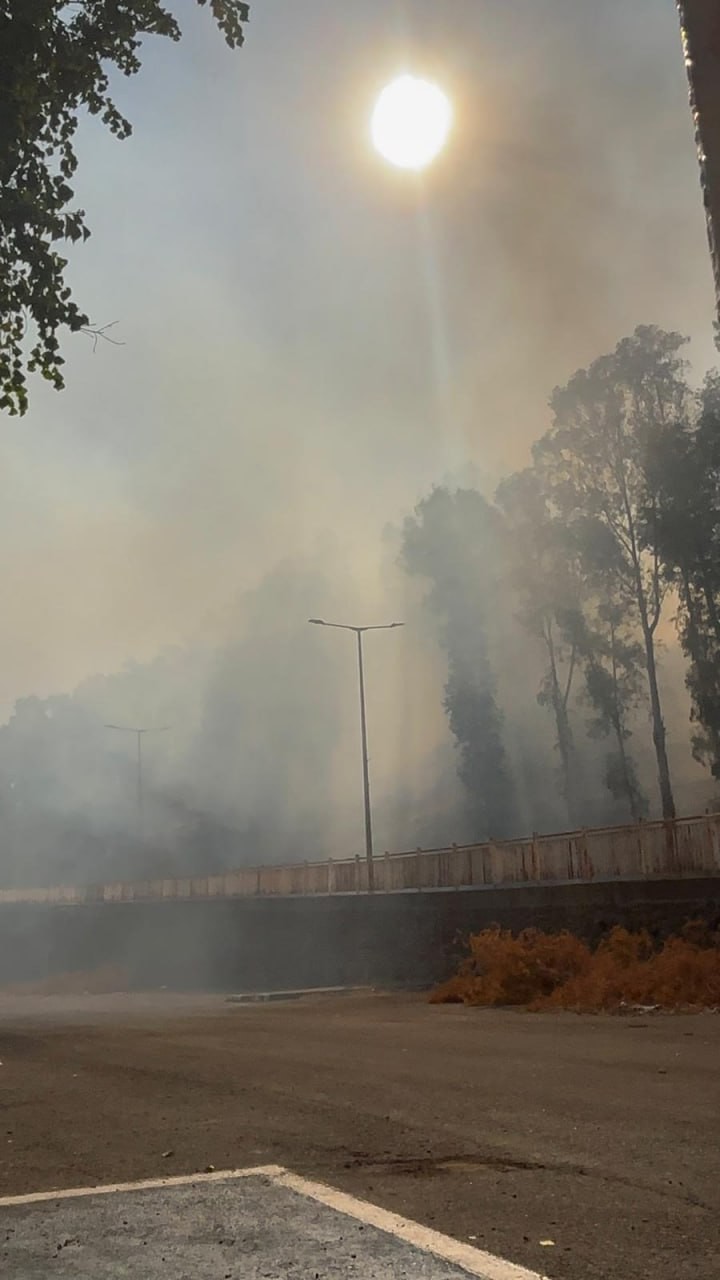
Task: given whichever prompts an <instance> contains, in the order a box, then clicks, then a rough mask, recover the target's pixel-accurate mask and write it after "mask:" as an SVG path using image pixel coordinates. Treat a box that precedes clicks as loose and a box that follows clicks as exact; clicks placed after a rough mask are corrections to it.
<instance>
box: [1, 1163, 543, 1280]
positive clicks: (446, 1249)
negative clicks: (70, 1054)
mask: <svg viewBox="0 0 720 1280" xmlns="http://www.w3.org/2000/svg"><path fill="white" fill-rule="evenodd" d="M252 1179H257V1180H259V1181H260V1180H262V1182H264V1184H265V1185H266V1186H270V1187H274V1188H277V1189H278V1190H280V1191H285V1192H290V1193H292V1194H293V1195H294V1196H296V1197H298V1198H300V1199H301V1200H304V1201H310V1202H314V1203H315V1204H316V1205H320V1206H322V1208H323V1209H325V1210H329V1211H330V1212H331V1213H332V1214H333V1215H337V1216H339V1217H340V1218H341V1219H342V1218H345V1219H348V1218H349V1219H351V1220H354V1221H355V1222H357V1223H359V1224H361V1227H363V1228H370V1229H372V1230H374V1231H376V1232H379V1233H382V1235H384V1236H388V1237H391V1238H393V1239H394V1240H396V1241H398V1242H400V1244H401V1245H402V1246H407V1247H409V1248H410V1249H411V1250H413V1251H415V1254H418V1255H424V1256H425V1257H427V1258H434V1259H437V1260H438V1261H440V1262H443V1263H446V1264H448V1265H449V1266H451V1267H453V1268H457V1269H458V1270H459V1271H460V1272H461V1273H464V1274H465V1275H470V1276H476V1277H480V1278H481V1280H546V1277H543V1276H541V1275H540V1274H539V1273H537V1272H534V1271H529V1270H527V1269H526V1268H525V1267H521V1266H518V1265H517V1264H516V1263H513V1262H507V1261H506V1260H505V1259H503V1258H499V1257H497V1256H496V1255H495V1254H492V1253H487V1252H485V1251H484V1250H482V1249H477V1248H475V1246H473V1245H469V1244H465V1243H464V1242H462V1241H459V1240H455V1239H453V1238H452V1237H450V1236H446V1235H444V1234H443V1233H441V1232H439V1231H435V1230H433V1229H431V1228H429V1227H424V1226H422V1225H421V1224H420V1223H417V1222H413V1221H411V1220H410V1219H409V1218H403V1217H401V1216H400V1215H399V1214H396V1213H391V1212H390V1211H389V1210H387V1209H382V1208H380V1207H379V1206H378V1205H374V1204H371V1203H369V1202H368V1201H365V1200H360V1199H358V1198H357V1197H355V1196H353V1195H350V1194H348V1193H347V1192H345V1191H339V1190H337V1189H336V1188H334V1187H330V1186H327V1185H325V1184H324V1183H320V1182H314V1181H312V1180H310V1179H307V1178H303V1177H301V1176H299V1175H297V1174H294V1173H292V1172H291V1171H289V1170H287V1169H285V1168H283V1167H282V1166H280V1165H257V1166H251V1167H250V1168H245V1169H229V1170H222V1171H213V1172H212V1173H198V1174H186V1175H180V1176H178V1177H170V1178H152V1179H146V1180H143V1181H138V1182H124V1183H112V1184H109V1185H108V1184H104V1185H101V1186H95V1187H73V1188H68V1189H63V1190H59V1191H39V1192H33V1193H30V1194H28V1195H20V1196H6V1197H3V1198H0V1209H3V1208H11V1207H15V1208H19V1207H21V1206H31V1205H34V1204H41V1203H48V1202H53V1203H58V1202H60V1201H73V1200H77V1201H84V1200H85V1199H87V1198H90V1197H97V1196H103V1197H108V1196H112V1195H127V1194H130V1193H135V1192H142V1191H144V1192H153V1191H155V1192H167V1191H172V1190H173V1188H185V1189H187V1190H192V1189H194V1188H197V1190H198V1191H201V1190H202V1189H203V1188H207V1189H208V1190H209V1191H211V1190H215V1191H216V1192H217V1191H220V1190H222V1186H223V1184H230V1186H231V1184H232V1183H233V1182H235V1181H241V1180H252ZM353 1256H355V1255H353ZM16 1274H17V1273H16ZM403 1274H405V1273H403ZM455 1274H457V1273H455Z"/></svg>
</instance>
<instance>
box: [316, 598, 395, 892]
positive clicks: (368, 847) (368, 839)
mask: <svg viewBox="0 0 720 1280" xmlns="http://www.w3.org/2000/svg"><path fill="white" fill-rule="evenodd" d="M308 621H309V622H311V623H312V625H313V626H314V627H334V628H335V629H336V630H337V631H352V632H353V633H354V634H355V635H356V636H357V653H358V676H359V681H360V739H361V745H362V766H363V801H364V806H365V857H366V859H367V875H368V892H369V893H372V892H373V890H374V888H375V866H374V863H373V836H372V813H371V810H370V770H369V766H368V745H367V715H366V711H365V672H364V669H363V644H362V638H363V636H364V635H365V632H366V631H393V630H394V629H395V627H402V626H404V625H405V624H404V623H403V622H385V623H381V624H380V625H379V626H374V627H351V626H349V625H348V624H347V623H344V622H325V620H324V619H323V618H309V619H308Z"/></svg>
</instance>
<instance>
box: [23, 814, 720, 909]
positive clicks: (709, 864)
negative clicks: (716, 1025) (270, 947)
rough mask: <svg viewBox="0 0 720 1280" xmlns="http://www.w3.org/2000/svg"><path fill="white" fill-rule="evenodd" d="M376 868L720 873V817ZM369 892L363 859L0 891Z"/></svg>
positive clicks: (143, 897) (396, 883) (470, 884)
mask: <svg viewBox="0 0 720 1280" xmlns="http://www.w3.org/2000/svg"><path fill="white" fill-rule="evenodd" d="M374 872H375V892H376V893H403V892H422V891H423V890H426V891H428V890H429V891H432V890H443V889H469V888H483V887H488V888H489V887H501V886H504V885H507V886H511V885H516V886H520V885H533V884H541V883H548V882H550V883H556V884H572V883H587V882H590V881H593V880H646V879H670V878H680V879H682V878H692V877H698V876H707V877H713V876H720V814H703V815H702V816H698V817H692V818H678V819H676V820H674V821H671V822H642V823H639V824H638V825H636V826H626V827H600V828H598V827H594V828H588V829H587V830H581V831H568V832H562V833H560V834H558V835H546V836H537V835H534V836H532V837H530V838H528V839H524V840H506V841H502V842H494V841H487V842H485V843H483V844H473V845H451V846H450V847H449V848H447V849H416V850H414V851H412V852H409V853H392V854H390V853H386V854H385V855H384V856H382V857H378V858H375V860H374ZM367 890H368V874H367V862H366V861H365V859H364V858H361V857H360V856H358V857H355V858H347V859H342V860H334V859H328V860H327V861H323V862H298V863H293V864H290V865H288V866H264V867H244V868H241V869H239V870H237V871H226V872H224V873H222V874H220V875H209V876H189V877H184V878H181V879H158V880H140V881H130V882H126V881H115V882H113V883H109V884H91V885H60V886H56V887H55V888H49V889H1V890H0V904H2V903H11V902H38V903H58V904H60V903H69V904H81V903H90V902H147V901H165V900H171V901H172V900H177V899H189V898H237V897H240V898H249V897H252V898H255V897H264V896H274V897H293V896H299V895H306V896H314V895H327V894H343V893H345V894H347V893H367Z"/></svg>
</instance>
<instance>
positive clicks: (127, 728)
mask: <svg viewBox="0 0 720 1280" xmlns="http://www.w3.org/2000/svg"><path fill="white" fill-rule="evenodd" d="M105 728H106V729H115V730H116V731H117V732H118V733H134V734H136V736H137V819H138V836H139V837H140V839H142V835H143V754H142V740H143V738H144V736H145V734H146V733H167V731H168V729H169V728H170V725H169V724H163V725H160V726H159V727H158V728H156V729H155V728H151V729H137V728H135V727H134V726H131V725H127V724H106V725H105Z"/></svg>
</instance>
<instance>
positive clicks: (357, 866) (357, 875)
mask: <svg viewBox="0 0 720 1280" xmlns="http://www.w3.org/2000/svg"><path fill="white" fill-rule="evenodd" d="M355 892H356V893H360V854H359V853H356V854H355Z"/></svg>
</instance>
